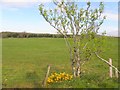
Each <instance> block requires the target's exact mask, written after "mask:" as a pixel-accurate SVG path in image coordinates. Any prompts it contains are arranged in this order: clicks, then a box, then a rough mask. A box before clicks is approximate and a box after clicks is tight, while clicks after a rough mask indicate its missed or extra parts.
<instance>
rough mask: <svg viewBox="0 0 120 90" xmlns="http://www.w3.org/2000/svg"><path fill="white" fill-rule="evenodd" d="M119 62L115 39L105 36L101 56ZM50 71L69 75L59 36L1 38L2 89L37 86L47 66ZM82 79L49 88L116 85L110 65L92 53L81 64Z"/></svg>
mask: <svg viewBox="0 0 120 90" xmlns="http://www.w3.org/2000/svg"><path fill="white" fill-rule="evenodd" d="M100 56H101V57H103V58H104V59H106V60H108V59H109V58H112V60H113V65H115V66H117V65H118V38H107V41H106V46H105V47H104V52H103V53H102V54H101V55H100ZM48 64H50V65H51V70H50V72H66V73H69V74H71V67H70V65H71V62H70V60H69V53H68V49H67V47H66V45H65V41H64V39H62V38H10V39H3V40H2V79H3V80H2V82H3V87H4V88H40V87H42V86H41V83H42V81H43V79H44V76H45V73H46V70H47V65H48ZM82 70H83V71H84V73H82V76H81V78H77V79H72V80H71V81H63V82H59V83H53V84H50V85H48V86H47V87H48V88H66V87H67V88H108V87H109V88H117V87H118V82H117V79H116V78H115V77H113V78H112V79H111V78H109V67H108V65H106V64H105V63H104V62H102V61H100V60H99V59H98V58H97V57H95V56H93V57H92V59H91V60H89V61H88V62H86V64H85V65H84V66H83V67H82Z"/></svg>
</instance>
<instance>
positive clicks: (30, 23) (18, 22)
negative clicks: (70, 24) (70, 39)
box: [0, 0, 118, 36]
mask: <svg viewBox="0 0 120 90" xmlns="http://www.w3.org/2000/svg"><path fill="white" fill-rule="evenodd" d="M76 1H85V0H76ZM87 1H88V0H87ZM89 1H95V0H89ZM97 1H100V0H97ZM41 2H42V3H44V4H45V5H46V7H47V8H48V7H50V8H52V6H53V4H52V3H51V2H50V0H42V1H40V0H1V1H0V32H1V31H12V32H24V31H25V32H32V33H56V32H57V31H56V30H55V29H54V28H53V27H51V26H50V25H49V24H48V23H47V22H46V21H45V20H44V18H43V17H42V16H41V15H40V14H39V10H38V5H39V4H40V3H41ZM46 2H47V3H46ZM79 3H81V6H83V5H84V3H85V2H79ZM91 3H92V7H93V8H95V7H98V5H99V3H98V2H91ZM104 4H105V10H104V15H106V16H107V19H106V20H105V22H104V23H103V25H102V26H101V29H100V31H101V32H102V31H105V30H106V32H107V35H111V36H118V1H117V0H116V1H115V0H106V2H104ZM79 5H80V4H79Z"/></svg>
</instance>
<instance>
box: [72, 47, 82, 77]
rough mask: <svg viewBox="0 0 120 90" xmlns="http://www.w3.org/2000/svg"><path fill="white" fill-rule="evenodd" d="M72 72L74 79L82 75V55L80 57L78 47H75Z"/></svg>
mask: <svg viewBox="0 0 120 90" xmlns="http://www.w3.org/2000/svg"><path fill="white" fill-rule="evenodd" d="M72 70H73V76H74V77H80V73H81V67H80V55H79V49H78V48H76V47H74V52H73V59H72Z"/></svg>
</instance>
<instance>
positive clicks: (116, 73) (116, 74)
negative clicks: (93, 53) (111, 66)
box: [115, 69, 118, 78]
mask: <svg viewBox="0 0 120 90" xmlns="http://www.w3.org/2000/svg"><path fill="white" fill-rule="evenodd" d="M115 76H116V78H118V71H117V70H116V69H115Z"/></svg>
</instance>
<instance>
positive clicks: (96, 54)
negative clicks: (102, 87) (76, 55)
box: [95, 52, 120, 73]
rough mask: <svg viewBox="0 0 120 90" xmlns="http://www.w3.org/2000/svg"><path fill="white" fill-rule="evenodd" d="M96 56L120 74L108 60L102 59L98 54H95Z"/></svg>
mask: <svg viewBox="0 0 120 90" xmlns="http://www.w3.org/2000/svg"><path fill="white" fill-rule="evenodd" d="M95 55H96V56H97V57H98V58H99V59H101V60H102V61H104V62H105V63H107V64H108V65H109V66H111V67H112V68H114V69H115V70H116V71H117V72H118V73H120V71H119V70H118V69H117V68H116V67H115V66H113V65H111V64H110V63H109V62H108V61H107V60H105V59H103V58H101V57H100V56H99V55H98V54H97V53H96V52H95Z"/></svg>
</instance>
